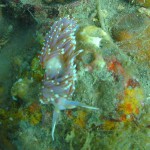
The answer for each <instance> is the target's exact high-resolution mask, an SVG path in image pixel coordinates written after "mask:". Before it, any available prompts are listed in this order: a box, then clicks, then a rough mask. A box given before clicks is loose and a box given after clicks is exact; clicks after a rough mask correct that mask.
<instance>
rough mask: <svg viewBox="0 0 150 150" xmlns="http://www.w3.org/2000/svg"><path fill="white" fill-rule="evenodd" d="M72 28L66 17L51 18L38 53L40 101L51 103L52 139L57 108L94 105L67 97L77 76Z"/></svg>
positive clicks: (71, 20) (74, 29)
mask: <svg viewBox="0 0 150 150" xmlns="http://www.w3.org/2000/svg"><path fill="white" fill-rule="evenodd" d="M76 28H77V24H76V21H75V20H74V19H70V18H69V17H65V18H61V19H60V20H59V21H57V22H55V23H54V24H53V25H52V27H51V30H50V31H49V32H48V33H47V34H46V38H45V43H44V46H43V48H42V52H41V55H40V62H41V64H42V67H43V69H44V70H45V75H44V79H43V81H42V82H43V83H42V84H43V86H42V92H41V94H42V96H41V97H42V98H41V99H40V102H41V103H43V104H47V103H52V104H53V105H54V107H55V108H54V112H53V120H52V138H53V140H54V131H55V126H56V122H57V120H58V117H59V114H60V111H61V110H65V109H72V108H75V107H77V106H81V107H85V108H89V109H97V108H95V107H91V106H87V105H85V104H82V103H80V102H78V101H70V99H71V96H72V94H73V92H74V90H75V81H76V79H77V75H76V65H75V64H74V60H75V57H76V56H77V55H78V54H79V53H81V52H82V50H79V51H77V52H75V49H76V40H75V35H74V33H75V31H76Z"/></svg>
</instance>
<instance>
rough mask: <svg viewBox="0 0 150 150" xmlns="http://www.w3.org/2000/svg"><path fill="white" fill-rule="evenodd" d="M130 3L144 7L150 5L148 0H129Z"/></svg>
mask: <svg viewBox="0 0 150 150" xmlns="http://www.w3.org/2000/svg"><path fill="white" fill-rule="evenodd" d="M129 2H131V3H132V4H135V5H139V6H143V7H145V8H149V7H150V0H129Z"/></svg>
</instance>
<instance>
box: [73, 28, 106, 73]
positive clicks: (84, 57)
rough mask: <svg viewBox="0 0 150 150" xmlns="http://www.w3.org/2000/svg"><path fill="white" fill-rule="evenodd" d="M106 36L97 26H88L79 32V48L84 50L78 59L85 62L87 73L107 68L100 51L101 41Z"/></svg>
mask: <svg viewBox="0 0 150 150" xmlns="http://www.w3.org/2000/svg"><path fill="white" fill-rule="evenodd" d="M104 36H105V35H104V32H103V30H102V29H101V28H98V27H96V26H86V27H83V28H81V29H79V31H78V32H77V38H76V39H77V43H78V46H79V47H80V49H83V52H82V53H81V54H80V56H78V59H80V60H81V61H82V62H83V64H84V65H85V69H86V70H87V71H92V70H94V69H102V68H103V67H104V66H105V61H104V59H103V57H102V52H101V49H100V46H101V40H102V38H103V37H104Z"/></svg>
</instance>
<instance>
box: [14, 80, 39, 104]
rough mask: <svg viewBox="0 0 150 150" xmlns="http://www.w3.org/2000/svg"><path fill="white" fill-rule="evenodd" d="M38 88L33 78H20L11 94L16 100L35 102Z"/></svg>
mask: <svg viewBox="0 0 150 150" xmlns="http://www.w3.org/2000/svg"><path fill="white" fill-rule="evenodd" d="M36 91H37V92H38V90H37V88H36V87H35V85H34V81H33V79H27V78H20V79H19V80H18V81H16V82H15V83H14V85H13V86H12V88H11V95H12V97H13V99H14V100H17V99H21V100H23V101H24V102H26V103H28V102H33V101H35V100H36V99H37V96H36V95H38V93H37V92H36Z"/></svg>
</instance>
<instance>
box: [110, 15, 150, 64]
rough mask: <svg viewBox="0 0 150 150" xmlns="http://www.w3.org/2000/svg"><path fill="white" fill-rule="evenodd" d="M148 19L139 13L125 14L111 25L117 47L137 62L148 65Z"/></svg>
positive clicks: (149, 26) (149, 30) (149, 55)
mask: <svg viewBox="0 0 150 150" xmlns="http://www.w3.org/2000/svg"><path fill="white" fill-rule="evenodd" d="M149 33H150V21H149V18H148V17H146V16H145V15H142V14H140V13H132V14H131V13H130V14H125V15H124V16H122V17H120V19H119V20H118V21H117V22H116V23H115V25H114V26H113V27H112V36H113V38H114V40H115V41H116V42H117V44H118V45H119V48H120V49H121V50H122V51H123V52H125V53H126V54H127V55H128V56H130V57H132V58H134V60H135V61H136V62H137V63H141V62H142V63H146V65H147V66H150V63H149V59H150V53H149V50H150V39H149V37H150V34H149Z"/></svg>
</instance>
